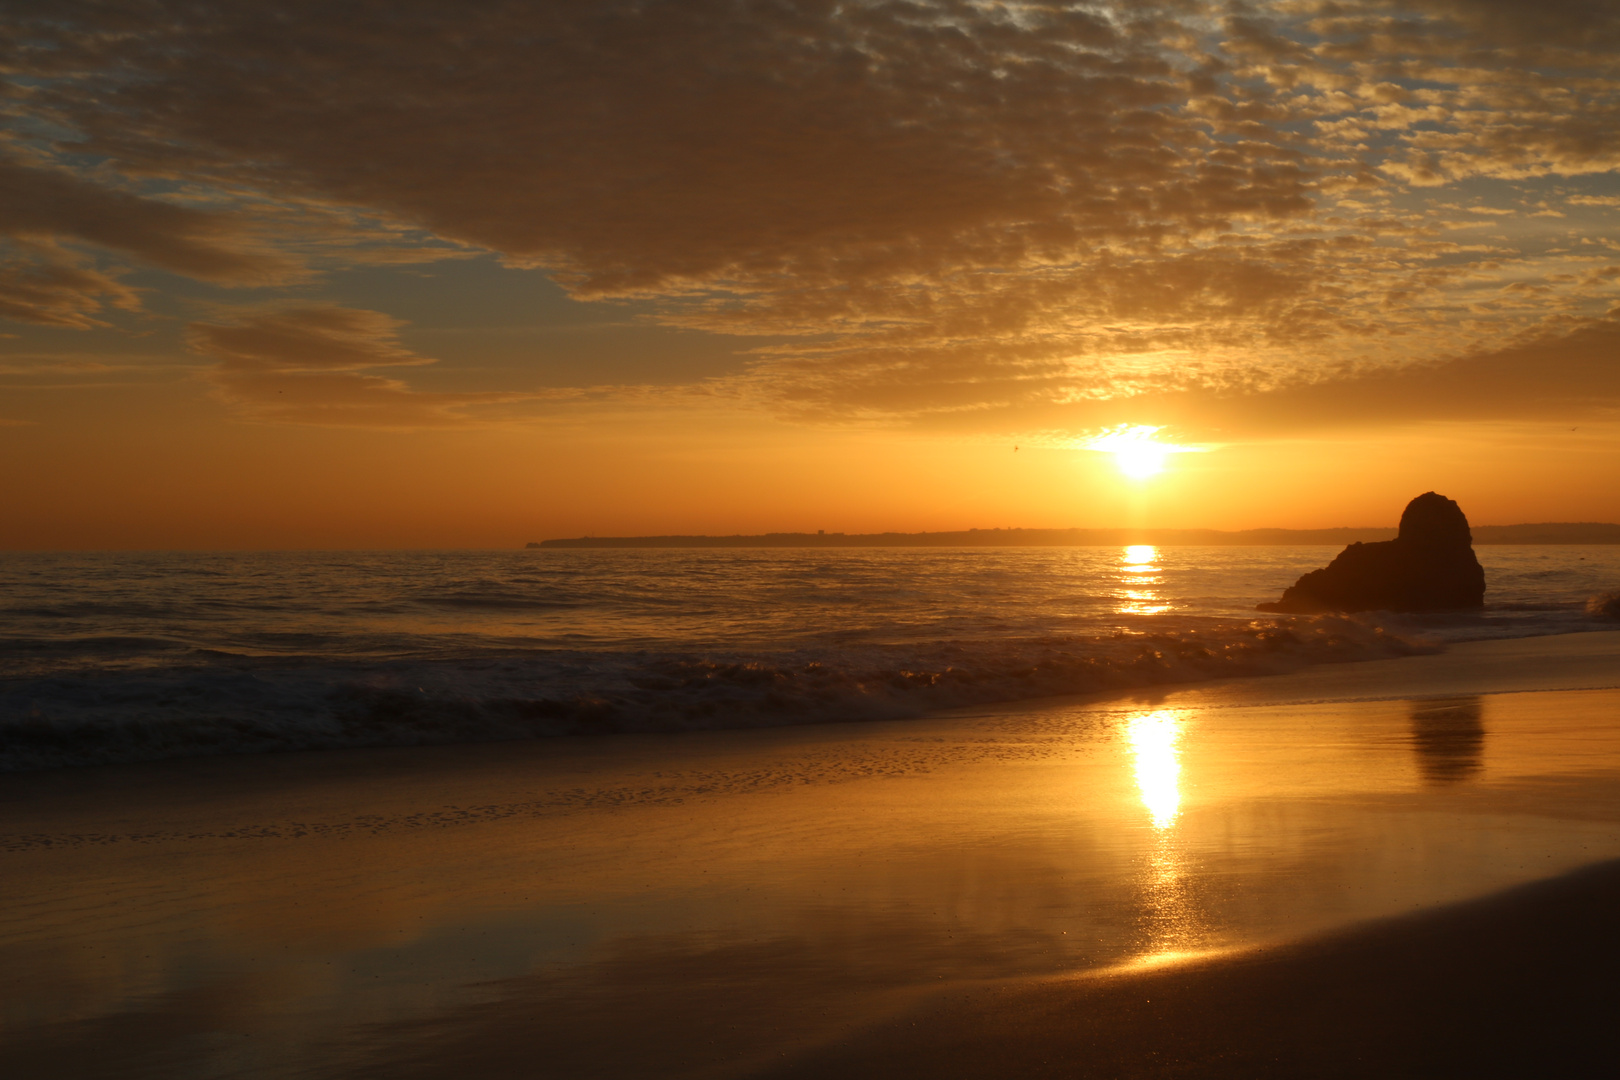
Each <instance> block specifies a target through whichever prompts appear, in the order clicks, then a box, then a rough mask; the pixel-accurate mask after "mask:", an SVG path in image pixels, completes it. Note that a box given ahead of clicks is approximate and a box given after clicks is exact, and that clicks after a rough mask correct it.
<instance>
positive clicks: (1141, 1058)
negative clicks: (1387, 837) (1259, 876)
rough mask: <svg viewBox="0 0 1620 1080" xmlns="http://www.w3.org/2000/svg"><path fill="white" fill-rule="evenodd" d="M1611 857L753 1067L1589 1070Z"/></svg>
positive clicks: (1618, 895) (1429, 1079) (912, 1021)
mask: <svg viewBox="0 0 1620 1080" xmlns="http://www.w3.org/2000/svg"><path fill="white" fill-rule="evenodd" d="M1617 911H1620V862H1609V863H1604V864H1601V865H1599V866H1595V867H1590V868H1587V869H1584V870H1581V871H1578V872H1576V873H1573V874H1569V875H1566V876H1563V877H1560V878H1557V879H1554V880H1552V881H1546V882H1538V883H1535V884H1532V885H1527V886H1521V887H1519V888H1517V889H1513V890H1510V891H1507V892H1504V893H1500V894H1497V895H1495V896H1491V897H1489V898H1486V899H1483V900H1476V901H1473V902H1470V903H1464V904H1459V905H1455V906H1452V907H1448V908H1444V909H1442V910H1439V911H1434V912H1430V913H1426V914H1423V915H1417V916H1409V917H1407V918H1404V919H1400V920H1395V921H1389V922H1384V923H1378V924H1374V925H1370V926H1363V927H1359V928H1357V929H1355V930H1352V931H1349V932H1345V933H1339V934H1334V935H1331V936H1327V937H1323V938H1320V939H1316V940H1311V941H1307V942H1303V943H1298V944H1291V945H1282V946H1274V947H1271V948H1259V949H1253V950H1247V951H1243V952H1240V953H1238V954H1237V955H1233V956H1229V957H1223V958H1218V959H1210V960H1206V961H1202V962H1198V961H1194V962H1188V963H1184V964H1179V965H1171V966H1168V967H1161V968H1157V969H1147V970H1140V969H1139V970H1129V969H1126V970H1123V971H1116V972H1110V973H1106V974H1099V975H1091V976H1087V977H1082V978H1071V979H1055V980H1044V981H1041V982H1038V983H1033V984H1015V985H999V986H993V987H972V988H963V989H960V990H956V991H953V992H952V993H950V994H948V995H941V996H940V997H938V998H936V999H933V1000H930V1001H929V1002H927V1003H926V1005H925V1007H922V1008H918V1009H916V1010H914V1011H912V1012H910V1013H908V1014H906V1015H904V1016H902V1017H900V1018H897V1019H896V1020H894V1021H893V1022H891V1023H886V1024H882V1025H879V1026H877V1027H875V1028H873V1029H869V1030H867V1031H864V1032H862V1033H861V1034H860V1035H858V1036H856V1037H854V1038H851V1039H848V1040H845V1041H842V1042H840V1043H838V1044H836V1045H834V1046H831V1047H827V1048H824V1049H822V1050H819V1051H817V1052H815V1053H812V1054H808V1055H805V1056H804V1057H802V1058H800V1059H799V1060H797V1061H795V1062H793V1063H792V1064H791V1065H789V1066H787V1067H785V1068H781V1069H770V1070H765V1071H764V1072H763V1073H761V1074H760V1075H762V1076H768V1077H772V1078H777V1080H789V1078H809V1077H831V1076H839V1077H867V1076H871V1077H878V1076H881V1077H891V1078H895V1080H903V1078H906V1077H929V1078H933V1080H940V1078H952V1077H960V1078H968V1077H974V1078H978V1077H984V1078H990V1077H1014V1076H1016V1077H1043V1076H1062V1077H1117V1078H1134V1077H1207V1078H1223V1077H1231V1078H1234V1080H1237V1078H1259V1077H1288V1078H1302V1077H1346V1078H1350V1077H1355V1078H1362V1077H1422V1078H1426V1080H1434V1078H1441V1077H1596V1076H1607V1075H1612V1074H1613V1070H1614V1068H1615V1043H1614V1038H1615V1018H1616V1017H1620V983H1617V982H1616V980H1615V977H1614V973H1615V971H1616V970H1617V969H1620V920H1617V919H1616V918H1615V913H1616V912H1617Z"/></svg>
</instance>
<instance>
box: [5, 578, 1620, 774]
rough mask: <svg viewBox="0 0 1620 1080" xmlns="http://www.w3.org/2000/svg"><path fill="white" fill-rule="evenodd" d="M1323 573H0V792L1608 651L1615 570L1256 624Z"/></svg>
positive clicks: (1496, 581)
mask: <svg viewBox="0 0 1620 1080" xmlns="http://www.w3.org/2000/svg"><path fill="white" fill-rule="evenodd" d="M1332 554H1333V551H1332V550H1331V549H1325V548H1240V549H1233V548H1173V549H1162V550H1160V551H1157V552H1151V553H1146V552H1141V551H1136V552H1122V551H1120V550H1119V549H1108V548H1069V549H973V550H959V551H893V550H864V551H863V550H854V551H839V552H832V553H828V552H816V551H717V552H711V551H700V552H636V551H630V552H560V553H553V552H522V553H388V554H363V555H356V554H341V555H330V554H325V555H322V554H313V555H312V554H297V555H294V554H255V555H118V556H114V555H101V556H83V555H76V556H65V555H51V556H43V555H31V556H15V555H13V556H6V557H5V558H4V559H3V560H0V583H3V584H4V586H5V590H4V593H3V596H4V601H3V603H4V616H5V620H4V626H5V633H4V636H3V638H0V770H27V769H39V768H52V767H60V766H69V765H83V764H93V763H105V762H118V761H133V760H144V759H152V758H159V757H171V756H181V755H194V754H216V753H243V752H257V751H266V750H297V749H316V748H329V747H345V746H377V745H408V744H420V743H444V742H461V741H484V740H496V739H512V738H531V737H536V736H553V735H571V734H582V733H593V732H626V731H674V730H692V729H699V728H719V727H725V728H742V727H762V726H775V725H782V724H802V723H815V722H831V721H859V720H871V719H894V718H904V717H911V716H917V715H921V714H923V713H926V712H931V711H934V710H938V709H942V708H950V707H955V706H962V705H972V704H981V703H987V702H993V701H1013V700H1021V699H1028V698H1037V697H1046V696H1052V695H1063V694H1083V693H1094V692H1102V691H1110V690H1116V689H1124V688H1130V687H1140V686H1148V685H1153V684H1167V683H1178V682H1186V681H1191V680H1197V679H1207V678H1218V677H1224V676H1232V675H1256V674H1267V673H1273V672H1280V671H1286V670H1290V669H1294V668H1297V667H1300V666H1303V665H1305V664H1312V663H1324V662H1338V661H1351V660H1362V659H1373V658H1379V657H1389V656H1399V655H1406V654H1410V653H1413V652H1419V651H1431V650H1434V649H1436V648H1439V647H1442V645H1443V643H1444V641H1446V640H1454V639H1458V638H1467V637H1489V636H1517V635H1525V634H1536V633H1555V632H1561V631H1566V630H1571V629H1579V628H1581V627H1583V626H1590V627H1591V628H1594V629H1595V628H1599V626H1600V625H1601V624H1600V623H1598V622H1596V621H1595V619H1594V616H1600V615H1601V614H1602V611H1601V610H1594V611H1593V612H1592V613H1591V614H1588V611H1587V605H1586V603H1585V601H1586V598H1588V597H1591V596H1593V595H1594V593H1599V592H1602V591H1603V589H1604V587H1606V586H1609V587H1612V586H1613V585H1614V584H1616V583H1617V582H1620V557H1617V556H1620V552H1611V551H1610V550H1609V549H1602V548H1584V549H1575V548H1557V549H1550V548H1515V549H1503V548H1493V549H1482V551H1481V555H1482V557H1483V559H1484V561H1485V563H1486V566H1487V572H1488V575H1489V580H1490V588H1491V593H1490V594H1489V599H1490V604H1489V606H1488V607H1487V608H1486V610H1485V611H1483V612H1479V613H1471V614H1463V615H1438V616H1422V617H1415V616H1407V617H1394V616H1389V615H1387V614H1385V615H1382V616H1380V615H1376V614H1373V615H1360V616H1314V617H1295V618H1289V617H1275V616H1267V617H1265V618H1256V617H1254V613H1253V611H1252V606H1253V604H1254V603H1255V602H1256V601H1257V600H1260V599H1267V598H1271V597H1274V596H1275V595H1276V594H1277V593H1279V592H1280V591H1281V589H1282V587H1283V586H1284V585H1287V584H1289V583H1291V582H1292V581H1293V580H1294V578H1295V577H1297V576H1298V574H1299V573H1300V572H1302V571H1303V570H1306V569H1310V568H1311V567H1314V566H1317V565H1321V564H1322V563H1324V562H1326V561H1327V559H1328V558H1329V557H1331V555H1332Z"/></svg>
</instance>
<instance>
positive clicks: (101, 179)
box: [0, 0, 1620, 549]
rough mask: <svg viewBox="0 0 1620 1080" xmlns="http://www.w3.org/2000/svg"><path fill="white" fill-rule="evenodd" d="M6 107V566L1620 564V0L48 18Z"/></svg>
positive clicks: (2, 153) (703, 5) (810, 3)
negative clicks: (1275, 549) (955, 561)
mask: <svg viewBox="0 0 1620 1080" xmlns="http://www.w3.org/2000/svg"><path fill="white" fill-rule="evenodd" d="M0 110H3V113H4V118H5V122H4V124H3V125H0V505H3V506H4V511H3V512H0V547H8V548H47V549H49V548H278V547H295V548H306V547H314V548H350V547H362V548H364V547H373V548H375V547H383V548H387V547H510V546H520V545H521V544H522V543H524V542H525V541H529V540H536V539H543V538H547V537H557V536H580V535H626V534H657V533H736V532H745V533H750V532H763V531H797V530H810V531H814V530H816V529H825V530H827V531H845V532H861V531H874V530H905V531H914V530H937V529H964V528H975V527H977V528H994V527H1018V526H1023V527H1035V528H1052V527H1111V526H1131V525H1150V526H1160V527H1210V528H1227V529H1237V528H1253V527H1266V526H1273V527H1299V528H1316V527H1330V526H1337V525H1353V526H1366V525H1391V524H1393V523H1394V522H1395V520H1396V519H1397V518H1398V516H1399V513H1400V510H1401V508H1402V507H1403V506H1404V504H1405V502H1406V501H1407V500H1408V499H1410V498H1411V497H1412V496H1414V495H1417V494H1419V493H1421V492H1423V491H1428V490H1438V491H1440V492H1441V493H1443V494H1446V495H1448V496H1450V497H1452V498H1455V499H1457V500H1458V501H1459V503H1460V504H1461V505H1462V507H1463V509H1464V511H1465V512H1467V513H1468V515H1469V517H1470V520H1471V521H1473V522H1475V523H1476V524H1509V523H1515V522H1526V521H1592V520H1606V521H1620V135H1617V134H1616V133H1617V132H1620V5H1616V4H1614V3H1613V2H1612V0H1540V2H1537V3H1535V4H1527V3H1523V2H1521V0H1335V2H1317V0H1275V2H1251V3H1205V2H1203V0H1169V2H1163V3H1154V2H1151V0H1149V2H1123V0H1121V2H1111V0H1106V2H1094V3H1077V4H1065V3H974V2H964V0H940V2H927V0H908V2H888V0H872V2H859V0H836V2H835V0H825V2H822V0H774V2H764V0H670V2H659V0H622V2H621V0H604V2H589V0H578V2H569V3H532V2H528V3H490V4H478V5H449V4H444V3H441V2H425V0H389V2H387V3H381V2H377V3H371V2H364V0H357V2H347V3H346V2H334V0H321V2H320V3H315V2H308V3H300V2H281V0H264V2H260V3H254V4H241V5H223V4H222V5H206V4H205V5H199V4H193V3H171V2H166V0H130V2H116V0H108V2H78V0H51V2H49V3H38V4H36V3H31V2H28V0H21V2H13V3H11V4H8V5H7V15H6V18H5V20H4V23H3V24H0ZM1122 439H1123V440H1125V441H1126V442H1132V441H1134V442H1135V443H1137V444H1145V445H1147V446H1148V447H1150V448H1151V447H1158V448H1160V449H1159V450H1158V451H1153V452H1150V454H1149V458H1150V459H1151V460H1150V464H1151V465H1152V466H1153V467H1154V469H1156V470H1157V471H1154V469H1144V468H1131V463H1132V461H1133V460H1134V461H1135V462H1136V464H1137V465H1140V464H1141V455H1140V454H1137V455H1136V457H1135V458H1133V457H1132V456H1131V455H1130V454H1126V453H1113V452H1111V448H1112V449H1117V448H1118V447H1119V445H1120V441H1121V440H1122ZM1015 447H1016V449H1014V448H1015ZM1138 449H1140V446H1138ZM1122 466H1124V467H1122Z"/></svg>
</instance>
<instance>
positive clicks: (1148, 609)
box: [1115, 544, 1170, 615]
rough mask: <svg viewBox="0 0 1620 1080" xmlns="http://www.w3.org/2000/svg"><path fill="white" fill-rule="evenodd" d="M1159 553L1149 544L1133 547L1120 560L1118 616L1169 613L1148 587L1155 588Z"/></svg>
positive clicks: (1126, 550)
mask: <svg viewBox="0 0 1620 1080" xmlns="http://www.w3.org/2000/svg"><path fill="white" fill-rule="evenodd" d="M1158 563H1159V549H1158V548H1156V547H1154V546H1153V545H1152V544H1132V545H1130V546H1129V547H1127V548H1126V549H1125V552H1124V554H1123V555H1121V556H1120V568H1119V571H1120V574H1121V575H1123V576H1122V577H1121V579H1120V584H1121V585H1122V586H1123V588H1121V589H1120V596H1121V598H1122V601H1123V602H1122V603H1121V604H1120V605H1119V607H1117V608H1115V611H1116V612H1117V613H1118V614H1120V615H1157V614H1159V613H1160V612H1163V611H1169V610H1170V605H1169V604H1166V603H1165V602H1164V598H1163V597H1162V596H1160V595H1159V594H1158V593H1157V592H1155V591H1154V590H1153V589H1152V587H1151V586H1153V585H1156V584H1158V580H1159V579H1158V578H1157V577H1156V576H1155V575H1156V574H1157V573H1158V571H1159V565H1158Z"/></svg>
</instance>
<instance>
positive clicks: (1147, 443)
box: [1081, 424, 1195, 480]
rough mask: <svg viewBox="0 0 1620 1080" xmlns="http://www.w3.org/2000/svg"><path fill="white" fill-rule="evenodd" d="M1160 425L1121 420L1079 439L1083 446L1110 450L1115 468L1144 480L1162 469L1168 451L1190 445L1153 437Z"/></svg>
mask: <svg viewBox="0 0 1620 1080" xmlns="http://www.w3.org/2000/svg"><path fill="white" fill-rule="evenodd" d="M1161 430H1163V429H1162V428H1157V427H1152V426H1149V425H1147V424H1135V425H1130V424H1121V425H1120V426H1119V427H1116V428H1111V429H1109V430H1107V431H1105V432H1103V433H1102V434H1101V435H1098V436H1097V437H1095V438H1093V439H1091V440H1089V441H1088V442H1085V443H1082V444H1081V445H1082V447H1083V448H1084V449H1086V450H1096V451H1098V452H1099V453H1104V454H1113V455H1114V464H1115V465H1116V466H1117V467H1118V468H1119V471H1120V472H1122V473H1124V474H1125V475H1126V476H1128V477H1130V478H1131V479H1132V480H1146V479H1147V478H1148V477H1150V476H1156V475H1157V474H1159V473H1161V472H1163V471H1164V466H1165V461H1166V459H1167V458H1169V456H1170V455H1171V454H1182V453H1187V452H1189V451H1191V450H1193V449H1195V448H1194V447H1190V446H1177V445H1175V444H1174V443H1166V442H1160V441H1159V440H1157V439H1155V438H1154V436H1155V435H1157V434H1158V433H1159V432H1160V431H1161Z"/></svg>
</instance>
